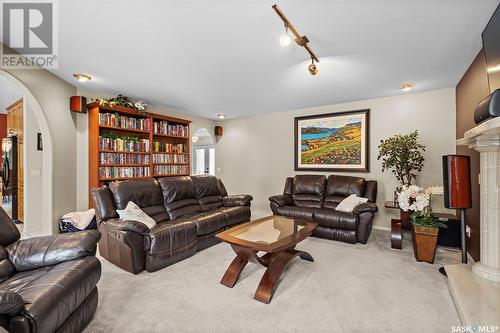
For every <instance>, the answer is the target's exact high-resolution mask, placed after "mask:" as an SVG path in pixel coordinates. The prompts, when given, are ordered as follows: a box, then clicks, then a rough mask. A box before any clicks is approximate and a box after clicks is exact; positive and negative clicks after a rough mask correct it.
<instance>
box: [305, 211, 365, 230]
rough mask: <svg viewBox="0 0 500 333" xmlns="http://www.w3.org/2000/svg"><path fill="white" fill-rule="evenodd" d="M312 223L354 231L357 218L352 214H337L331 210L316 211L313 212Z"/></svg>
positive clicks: (356, 225) (337, 212)
mask: <svg viewBox="0 0 500 333" xmlns="http://www.w3.org/2000/svg"><path fill="white" fill-rule="evenodd" d="M314 222H318V223H319V225H321V226H324V227H329V228H335V229H343V230H356V228H357V227H358V217H357V216H356V214H354V213H347V212H339V211H336V210H333V209H327V208H323V209H317V210H316V211H315V212H314Z"/></svg>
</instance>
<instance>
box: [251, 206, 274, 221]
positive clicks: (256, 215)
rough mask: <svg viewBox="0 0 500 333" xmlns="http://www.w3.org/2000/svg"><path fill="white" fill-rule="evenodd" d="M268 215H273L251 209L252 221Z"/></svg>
mask: <svg viewBox="0 0 500 333" xmlns="http://www.w3.org/2000/svg"><path fill="white" fill-rule="evenodd" d="M269 215H273V213H272V212H269V211H267V210H259V209H252V217H251V219H252V220H256V219H260V218H262V217H266V216H269Z"/></svg>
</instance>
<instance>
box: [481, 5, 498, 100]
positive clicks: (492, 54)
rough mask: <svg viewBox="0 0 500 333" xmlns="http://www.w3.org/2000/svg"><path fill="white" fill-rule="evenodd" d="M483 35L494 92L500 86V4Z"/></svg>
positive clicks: (491, 85)
mask: <svg viewBox="0 0 500 333" xmlns="http://www.w3.org/2000/svg"><path fill="white" fill-rule="evenodd" d="M482 37H483V48H484V54H485V57H486V68H487V71H488V81H489V83H490V92H493V91H495V90H496V89H498V88H500V6H498V7H497V9H496V10H495V13H494V14H493V16H492V17H491V19H490V22H488V25H487V26H486V28H485V29H484V31H483V34H482Z"/></svg>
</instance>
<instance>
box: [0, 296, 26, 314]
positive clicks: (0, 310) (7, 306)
mask: <svg viewBox="0 0 500 333" xmlns="http://www.w3.org/2000/svg"><path fill="white" fill-rule="evenodd" d="M23 308H24V300H23V298H22V297H21V295H19V294H18V293H16V292H14V291H10V290H0V315H7V316H11V317H13V316H15V315H17V314H19V313H20V312H21V310H22V309H23Z"/></svg>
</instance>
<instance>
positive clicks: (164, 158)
mask: <svg viewBox="0 0 500 333" xmlns="http://www.w3.org/2000/svg"><path fill="white" fill-rule="evenodd" d="M153 163H188V157H187V155H178V154H153Z"/></svg>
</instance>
